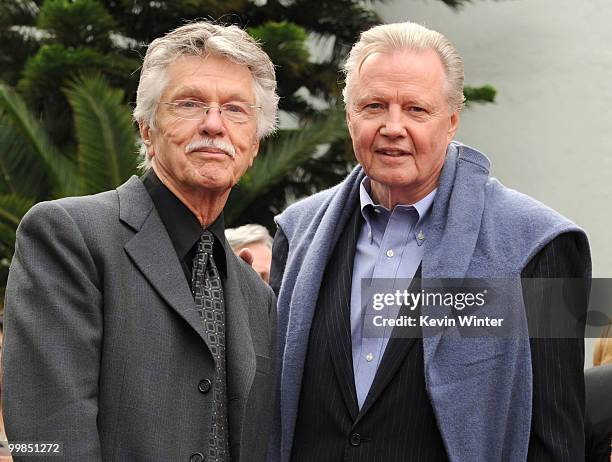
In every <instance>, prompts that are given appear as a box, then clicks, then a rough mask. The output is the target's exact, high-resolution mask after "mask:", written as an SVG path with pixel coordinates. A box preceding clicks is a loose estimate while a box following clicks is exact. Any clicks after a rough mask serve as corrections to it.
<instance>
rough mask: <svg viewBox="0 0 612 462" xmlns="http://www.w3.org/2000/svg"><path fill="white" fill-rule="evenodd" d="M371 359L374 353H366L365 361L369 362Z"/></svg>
mask: <svg viewBox="0 0 612 462" xmlns="http://www.w3.org/2000/svg"><path fill="white" fill-rule="evenodd" d="M373 359H374V355H373V354H372V353H368V354H367V355H366V361H367V362H369V363H371V362H372V360H373Z"/></svg>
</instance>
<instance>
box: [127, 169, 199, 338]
mask: <svg viewBox="0 0 612 462" xmlns="http://www.w3.org/2000/svg"><path fill="white" fill-rule="evenodd" d="M117 193H118V194H119V210H120V211H119V217H120V219H121V221H123V222H124V223H126V224H128V225H129V226H131V227H132V228H133V229H134V230H135V231H136V234H134V237H132V239H130V240H129V241H128V243H127V244H126V245H125V251H126V252H127V254H128V255H129V256H130V258H131V259H132V261H133V262H134V265H135V266H136V267H138V269H139V270H140V271H141V272H142V274H143V275H144V277H145V278H146V279H147V280H148V281H149V283H150V284H151V286H153V288H154V289H155V290H156V291H157V293H158V294H159V295H160V296H161V297H162V298H163V299H164V300H165V301H166V303H167V304H168V305H169V306H170V307H172V308H173V309H174V310H175V311H176V312H177V313H178V314H179V315H180V316H181V317H182V318H183V319H184V320H185V321H187V323H188V324H189V325H190V326H191V327H192V328H193V329H194V330H195V331H196V332H197V333H198V335H199V336H200V337H201V338H202V340H203V341H204V342H207V340H206V335H205V333H204V325H203V323H202V320H201V319H200V316H199V315H198V313H197V311H196V310H195V304H194V301H193V296H192V295H191V290H190V288H189V284H188V283H187V280H186V279H185V277H184V275H183V270H182V268H181V266H180V263H179V261H178V258H177V256H176V251H175V250H174V247H173V246H172V243H171V241H170V237H169V236H168V233H167V231H166V228H165V227H164V225H163V223H162V221H161V218H160V217H159V215H158V213H157V211H156V210H155V208H154V206H153V201H152V200H151V197H150V196H149V194H148V193H147V190H146V188H145V187H144V185H143V184H142V182H141V181H140V179H139V178H138V177H136V176H133V177H131V178H130V179H129V180H128V181H127V182H126V183H125V184H123V185H121V186H120V187H119V188H117ZM207 346H209V345H208V344H207ZM209 347H210V346H209Z"/></svg>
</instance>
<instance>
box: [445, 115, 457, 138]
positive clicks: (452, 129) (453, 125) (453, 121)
mask: <svg viewBox="0 0 612 462" xmlns="http://www.w3.org/2000/svg"><path fill="white" fill-rule="evenodd" d="M458 128H459V111H455V112H453V113H452V114H451V116H450V124H449V127H448V135H447V139H446V141H447V143H450V142H451V141H452V140H453V138H454V137H455V133H457V129H458Z"/></svg>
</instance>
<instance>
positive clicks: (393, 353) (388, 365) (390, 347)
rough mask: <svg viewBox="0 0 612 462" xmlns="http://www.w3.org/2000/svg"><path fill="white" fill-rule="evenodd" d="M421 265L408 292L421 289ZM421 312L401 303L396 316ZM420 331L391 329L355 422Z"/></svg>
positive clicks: (418, 314) (419, 308) (401, 360)
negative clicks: (409, 335)
mask: <svg viewBox="0 0 612 462" xmlns="http://www.w3.org/2000/svg"><path fill="white" fill-rule="evenodd" d="M420 278H421V265H419V267H418V268H417V270H416V273H415V275H414V278H413V279H412V282H411V283H410V287H409V289H408V290H409V291H410V292H418V291H419V290H420V289H421V282H420ZM420 314H421V307H420V306H418V307H417V308H416V309H415V310H414V311H411V312H409V309H408V307H407V306H406V305H402V307H401V308H400V311H399V313H398V318H399V317H401V316H407V315H410V316H412V317H415V316H416V317H417V319H418V317H419V316H420ZM405 329H406V328H405V327H402V328H400V329H399V330H400V331H404V332H405ZM420 332H421V328H420V327H419V328H417V331H415V336H414V337H409V338H407V337H406V336H405V335H399V334H398V330H397V329H393V331H392V332H391V338H390V339H389V343H387V348H386V349H385V353H384V354H383V358H382V361H381V363H380V366H379V367H378V370H377V371H376V376H375V377H374V382H372V387H371V388H370V391H369V392H368V396H367V397H366V400H365V402H364V403H363V406H362V407H361V411H360V412H359V416H358V417H357V421H356V422H355V423H357V422H359V420H361V419H362V417H363V415H364V414H365V413H366V412H367V411H368V409H370V407H372V404H373V403H374V402H375V401H376V400H377V399H378V398H379V396H380V395H381V394H382V393H383V391H384V389H385V388H386V386H387V385H388V384H389V382H390V381H391V379H392V378H393V377H394V376H395V374H396V373H397V370H398V369H399V368H400V366H401V365H402V363H403V362H404V359H405V358H406V355H407V354H408V353H409V352H410V350H411V349H412V348H413V347H414V346H415V345H416V343H417V340H418V337H417V333H420Z"/></svg>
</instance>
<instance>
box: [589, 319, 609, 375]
mask: <svg viewBox="0 0 612 462" xmlns="http://www.w3.org/2000/svg"><path fill="white" fill-rule="evenodd" d="M604 364H612V322H611V323H609V324H608V327H606V328H605V329H604V331H603V334H602V336H601V337H600V338H598V339H597V342H596V343H595V351H594V352H593V366H603V365H604Z"/></svg>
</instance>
